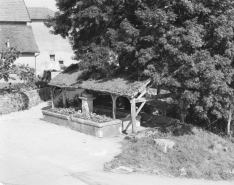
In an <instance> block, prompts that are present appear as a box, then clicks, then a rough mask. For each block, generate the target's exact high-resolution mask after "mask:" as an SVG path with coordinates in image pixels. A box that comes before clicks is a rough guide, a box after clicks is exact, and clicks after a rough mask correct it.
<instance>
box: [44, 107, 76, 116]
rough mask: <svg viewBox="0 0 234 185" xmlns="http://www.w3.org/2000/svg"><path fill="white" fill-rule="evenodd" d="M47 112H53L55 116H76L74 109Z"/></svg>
mask: <svg viewBox="0 0 234 185" xmlns="http://www.w3.org/2000/svg"><path fill="white" fill-rule="evenodd" d="M48 111H50V112H54V113H57V114H63V115H66V116H70V115H72V114H76V111H75V109H74V108H53V109H49V110H48Z"/></svg>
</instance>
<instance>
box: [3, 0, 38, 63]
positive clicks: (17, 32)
mask: <svg viewBox="0 0 234 185" xmlns="http://www.w3.org/2000/svg"><path fill="white" fill-rule="evenodd" d="M30 21H31V20H30V17H29V14H28V10H27V8H26V6H25V3H24V0H0V50H3V49H5V48H6V47H7V46H8V47H9V46H12V47H16V48H17V49H18V50H19V51H20V52H21V55H20V57H19V58H18V59H17V60H16V61H15V64H17V63H21V64H25V65H29V66H30V67H32V68H35V67H36V60H35V59H36V57H35V56H36V55H37V54H39V53H40V51H39V48H38V46H37V43H36V40H35V39H34V35H33V31H32V27H31V26H29V25H28V23H29V22H30Z"/></svg>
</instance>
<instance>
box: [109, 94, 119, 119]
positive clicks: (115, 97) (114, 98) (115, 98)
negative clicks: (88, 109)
mask: <svg viewBox="0 0 234 185" xmlns="http://www.w3.org/2000/svg"><path fill="white" fill-rule="evenodd" d="M118 97H119V96H117V95H115V94H111V98H112V115H113V119H116V100H117V98H118Z"/></svg>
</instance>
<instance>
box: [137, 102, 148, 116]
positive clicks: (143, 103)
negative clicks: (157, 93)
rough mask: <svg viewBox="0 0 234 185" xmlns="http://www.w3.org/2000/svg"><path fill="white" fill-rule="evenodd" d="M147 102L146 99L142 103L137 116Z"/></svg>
mask: <svg viewBox="0 0 234 185" xmlns="http://www.w3.org/2000/svg"><path fill="white" fill-rule="evenodd" d="M145 103H146V101H144V102H142V103H141V106H140V107H139V108H138V109H137V112H136V116H137V115H138V114H139V113H140V111H141V109H142V108H143V106H144V105H145Z"/></svg>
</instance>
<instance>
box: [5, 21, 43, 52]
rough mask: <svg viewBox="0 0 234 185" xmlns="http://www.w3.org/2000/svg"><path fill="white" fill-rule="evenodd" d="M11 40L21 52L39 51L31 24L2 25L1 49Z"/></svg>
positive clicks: (11, 43) (12, 44)
mask: <svg viewBox="0 0 234 185" xmlns="http://www.w3.org/2000/svg"><path fill="white" fill-rule="evenodd" d="M8 39H9V41H10V45H11V46H12V47H16V48H17V49H18V50H19V51H20V52H21V53H39V49H38V46H37V43H36V41H35V39H34V35H33V31H32V28H31V26H25V25H0V41H1V42H0V50H2V49H4V48H5V47H6V45H5V43H6V42H7V41H8Z"/></svg>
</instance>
